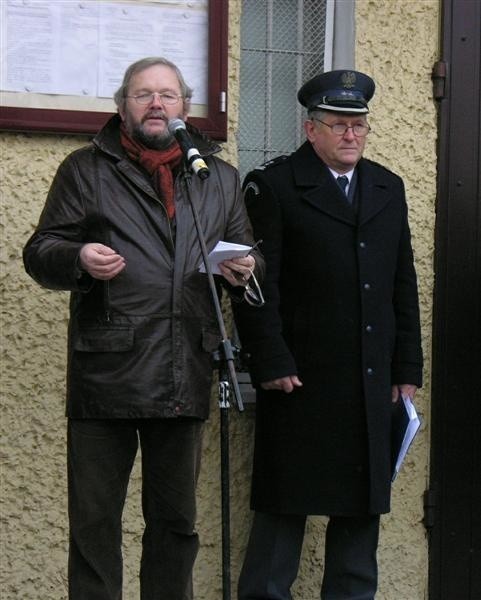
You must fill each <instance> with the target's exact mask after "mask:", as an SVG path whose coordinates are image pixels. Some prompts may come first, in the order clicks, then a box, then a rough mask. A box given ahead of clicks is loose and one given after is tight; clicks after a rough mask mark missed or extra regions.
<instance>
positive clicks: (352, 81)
mask: <svg viewBox="0 0 481 600" xmlns="http://www.w3.org/2000/svg"><path fill="white" fill-rule="evenodd" d="M341 81H342V84H343V86H344V87H345V88H347V89H349V88H353V87H354V86H355V85H356V74H355V73H353V72H352V71H346V72H345V73H343V74H342V76H341Z"/></svg>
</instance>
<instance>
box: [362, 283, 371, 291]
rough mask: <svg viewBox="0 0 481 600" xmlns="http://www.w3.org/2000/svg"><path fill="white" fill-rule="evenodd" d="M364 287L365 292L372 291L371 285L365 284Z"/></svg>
mask: <svg viewBox="0 0 481 600" xmlns="http://www.w3.org/2000/svg"><path fill="white" fill-rule="evenodd" d="M363 287H364V289H365V290H370V289H371V286H370V285H369V283H365V284H364V285H363Z"/></svg>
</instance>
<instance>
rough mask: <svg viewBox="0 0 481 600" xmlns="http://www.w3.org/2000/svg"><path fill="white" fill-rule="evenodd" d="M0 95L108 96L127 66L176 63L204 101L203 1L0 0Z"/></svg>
mask: <svg viewBox="0 0 481 600" xmlns="http://www.w3.org/2000/svg"><path fill="white" fill-rule="evenodd" d="M0 20H1V28H2V30H1V53H2V59H1V60H2V63H1V81H0V87H1V90H3V91H5V92H22V93H23V94H57V95H71V96H92V97H97V98H111V97H112V96H113V94H114V92H115V90H116V89H117V88H118V87H119V85H120V83H121V78H122V76H123V73H124V71H125V69H126V68H127V66H128V65H129V64H131V63H132V62H134V61H136V60H138V59H140V58H143V57H146V56H164V57H165V58H168V59H169V60H171V61H172V62H174V63H176V64H177V65H178V66H179V67H180V69H181V71H182V73H183V75H184V77H185V79H186V81H187V82H188V84H189V85H190V86H191V87H193V88H194V97H193V102H194V103H195V104H207V85H208V81H207V67H208V2H207V0H189V1H188V2H187V1H185V2H183V1H175V2H174V1H172V0H164V1H155V2H154V1H151V2H143V1H142V2H141V1H139V2H123V1H120V2H108V1H103V0H82V1H79V0H56V1H55V2H52V1H49V0H2V1H1V2H0Z"/></svg>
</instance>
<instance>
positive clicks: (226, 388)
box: [183, 168, 244, 600]
mask: <svg viewBox="0 0 481 600" xmlns="http://www.w3.org/2000/svg"><path fill="white" fill-rule="evenodd" d="M183 180H184V184H185V186H184V187H185V190H186V193H187V198H188V200H189V203H190V206H191V209H192V214H193V216H194V223H195V228H196V231H197V238H198V240H199V243H200V248H201V251H202V258H203V260H204V265H205V270H206V273H207V277H208V280H209V287H210V291H211V295H212V300H213V302H214V308H215V312H216V317H217V322H218V324H219V331H220V334H221V337H222V341H221V343H220V345H219V349H218V350H217V351H216V352H214V353H213V358H214V364H215V366H216V367H217V369H218V373H219V386H218V394H219V395H218V403H219V409H220V451H221V494H222V503H221V505H222V600H230V598H231V589H230V588H231V576H230V498H229V413H228V411H229V408H230V398H231V389H232V391H233V397H234V399H235V401H236V403H237V408H238V409H239V411H240V412H242V411H243V410H244V405H243V402H242V396H241V393H240V389H239V383H238V381H237V374H236V371H235V364H234V361H235V352H237V348H236V349H234V347H233V346H232V344H231V342H230V340H229V338H228V336H227V332H226V328H225V323H224V318H223V316H222V309H221V306H220V301H219V297H218V295H217V288H216V285H215V282H214V276H213V275H212V270H211V268H210V265H209V259H208V251H207V247H206V245H205V237H204V232H203V231H202V226H201V223H200V219H199V213H198V211H197V208H196V206H195V204H194V202H193V201H192V194H191V184H192V173H191V171H190V170H189V169H188V168H186V169H184V172H183ZM231 385H232V388H231Z"/></svg>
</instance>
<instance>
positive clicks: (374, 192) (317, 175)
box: [292, 142, 392, 226]
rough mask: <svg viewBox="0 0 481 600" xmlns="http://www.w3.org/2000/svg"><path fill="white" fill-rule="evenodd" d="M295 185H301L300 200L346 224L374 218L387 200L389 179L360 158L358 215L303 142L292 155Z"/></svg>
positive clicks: (325, 169) (327, 171)
mask: <svg viewBox="0 0 481 600" xmlns="http://www.w3.org/2000/svg"><path fill="white" fill-rule="evenodd" d="M292 168H293V172H294V179H295V183H296V186H298V187H299V188H304V192H301V200H302V201H304V202H307V203H308V204H310V205H311V206H313V207H314V208H316V209H317V210H320V211H322V212H323V213H325V214H327V215H329V216H330V217H332V218H334V219H338V220H339V221H343V222H344V223H347V224H349V225H353V226H356V225H357V224H358V223H359V225H363V224H364V223H366V222H367V221H370V220H371V219H372V218H374V217H375V216H376V215H377V214H378V213H379V212H380V211H382V210H383V209H384V207H385V206H386V205H387V204H388V203H389V202H390V200H391V198H392V196H391V194H390V192H389V180H388V178H387V177H385V176H384V171H383V169H380V168H378V167H376V166H375V165H373V164H372V163H371V162H370V161H368V160H366V159H364V158H361V160H360V161H359V163H358V165H357V167H356V168H357V172H358V178H357V186H358V193H359V198H360V203H359V215H356V212H355V211H354V210H353V208H352V206H351V205H350V204H349V202H347V201H346V199H345V198H344V196H343V193H342V191H341V190H340V189H339V187H338V186H337V184H336V182H335V181H334V179H333V178H332V175H331V173H330V171H329V169H328V168H327V166H326V165H325V164H324V162H323V161H322V160H321V159H320V158H319V157H318V156H317V154H316V153H315V152H314V150H313V149H312V146H311V144H310V143H309V142H305V143H304V144H303V145H302V146H301V147H300V148H299V150H298V151H297V152H295V153H294V154H293V157H292Z"/></svg>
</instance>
